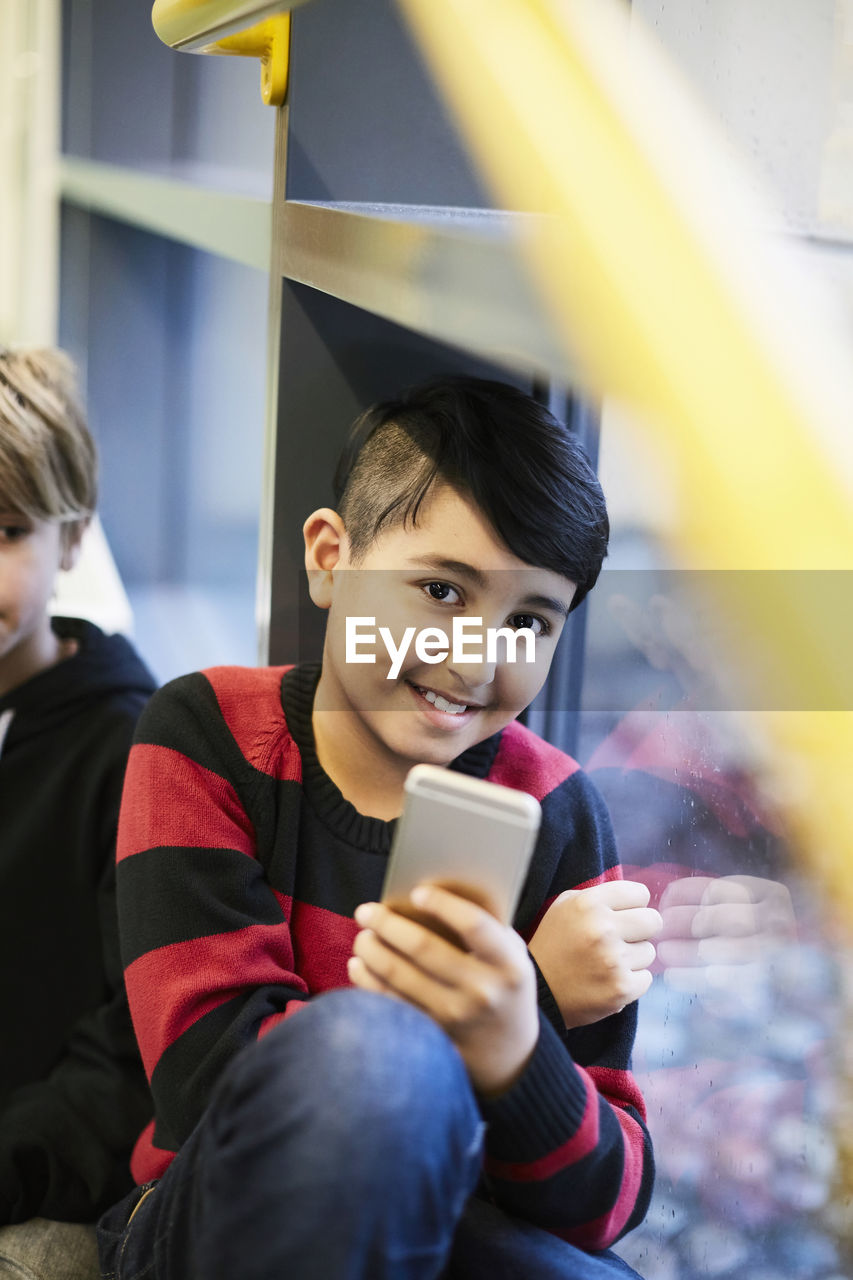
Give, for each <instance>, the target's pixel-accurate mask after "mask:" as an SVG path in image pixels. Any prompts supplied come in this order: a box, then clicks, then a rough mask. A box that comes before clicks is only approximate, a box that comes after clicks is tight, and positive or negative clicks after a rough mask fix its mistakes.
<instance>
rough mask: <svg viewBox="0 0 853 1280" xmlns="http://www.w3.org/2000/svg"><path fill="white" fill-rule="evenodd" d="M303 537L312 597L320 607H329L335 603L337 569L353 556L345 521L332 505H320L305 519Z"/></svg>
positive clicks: (309, 588)
mask: <svg viewBox="0 0 853 1280" xmlns="http://www.w3.org/2000/svg"><path fill="white" fill-rule="evenodd" d="M302 536H303V537H304V539H305V569H306V571H307V573H308V590H309V591H310V593H311V599H312V600H313V601H314V603H315V604H316V605H317V606H318V607H319V608H320V609H328V608H329V606H330V605H331V603H332V587H333V576H332V575H333V572H334V570H335V569H336V568H339V567H341V566H342V565H345V564H346V563H347V561H348V558H349V541H348V539H347V531H346V528H345V527H344V522H343V520H342V519H341V517H340V516H339V515H338V513H337V511H333V510H332V509H331V507H320V508H319V509H318V510H317V511H312V512H311V515H310V516H309V517H308V519H307V520H306V521H305V523H304V525H303V526H302Z"/></svg>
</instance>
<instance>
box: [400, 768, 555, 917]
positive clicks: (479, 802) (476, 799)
mask: <svg viewBox="0 0 853 1280" xmlns="http://www.w3.org/2000/svg"><path fill="white" fill-rule="evenodd" d="M541 819H542V809H541V807H540V805H539V802H538V800H535V799H534V798H533V796H530V795H528V794H527V793H526V792H524V791H513V790H512V788H510V787H502V786H499V785H498V784H497V783H495V782H485V781H483V780H482V779H481V778H469V777H466V775H465V774H462V773H454V772H453V771H452V770H449V769H439V768H437V767H436V766H435V765H431V764H417V765H415V767H414V768H413V769H411V770H410V771H409V774H408V777H407V778H406V782H405V803H404V807H403V812H402V815H401V816H400V818H399V820H398V822H397V828H396V831H395V833H394V840H393V843H392V846H391V856H390V859H389V862H388V870H387V873H386V876H385V884H384V887H383V890H382V901H383V902H385V903H387V904H388V905H389V906H390V907H393V908H394V909H395V910H397V911H400V912H401V913H402V914H403V915H407V916H410V917H412V918H414V919H419V920H422V921H423V923H425V924H429V925H430V927H435V921H434V920H433V919H430V920H427V919H425V918H424V916H423V913H422V912H419V911H418V909H417V908H416V907H415V906H414V904H412V903H411V902H410V901H409V894H410V893H411V891H412V889H414V887H415V885H417V884H420V883H422V882H424V881H429V882H430V883H432V884H439V885H441V886H442V887H444V888H446V889H450V890H452V891H453V892H455V893H459V894H460V895H461V896H462V897H466V898H470V899H471V900H472V901H474V902H477V903H479V905H480V906H482V907H484V908H485V909H486V910H487V911H490V912H491V913H492V915H494V916H497V918H498V919H499V920H500V921H501V922H502V923H503V924H509V923H511V921H512V918H513V915H514V914H515V909H516V906H517V905H518V898H519V895H520V893H521V888H522V885H523V883H524V877H525V875H526V873H527V868H528V865H529V863H530V855H531V854H532V852H533V846H534V844H535V842H536V835H537V833H538V831H539V824H540V822H541ZM437 931H438V932H443V930H441V929H440V928H439V929H438V930H437ZM453 940H454V941H456V939H453Z"/></svg>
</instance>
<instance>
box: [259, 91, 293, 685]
mask: <svg viewBox="0 0 853 1280" xmlns="http://www.w3.org/2000/svg"><path fill="white" fill-rule="evenodd" d="M288 125H289V107H288V105H287V103H286V102H285V104H284V105H283V106H281V107H276V122H275V161H274V168H273V205H272V209H273V214H272V238H271V247H270V283H269V310H268V319H267V390H266V422H265V426H264V463H263V475H262V479H261V485H262V488H261V512H260V526H259V529H258V574H257V582H256V592H255V618H256V623H257V633H258V662H259V664H260V665H262V666H263V665H265V664H266V663H268V662H269V661H270V619H271V613H272V592H273V582H272V573H273V543H274V535H275V497H276V494H275V489H276V484H275V481H276V448H277V441H278V422H279V368H280V364H281V297H282V278H281V274H282V246H283V233H282V214H283V211H284V201H285V188H286V183H287V138H288Z"/></svg>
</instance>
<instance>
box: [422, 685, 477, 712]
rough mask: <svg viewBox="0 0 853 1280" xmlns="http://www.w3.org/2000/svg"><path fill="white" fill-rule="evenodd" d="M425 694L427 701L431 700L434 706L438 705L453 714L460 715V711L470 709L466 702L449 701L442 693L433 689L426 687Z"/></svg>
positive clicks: (441, 709)
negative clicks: (434, 691)
mask: <svg viewBox="0 0 853 1280" xmlns="http://www.w3.org/2000/svg"><path fill="white" fill-rule="evenodd" d="M423 695H424V697H425V698H426V700H427V702H431V703H432V704H433V706H435V707H438V709H439V711H447V712H449V713H450V715H452V716H458V715H459V713H460V712H462V711H467V709H468V708H467V705H466V704H465V703H464V702H462V703H459V702H448V701H447V699H446V698H442V696H441V694H440V693H433V691H432V689H424V691H423Z"/></svg>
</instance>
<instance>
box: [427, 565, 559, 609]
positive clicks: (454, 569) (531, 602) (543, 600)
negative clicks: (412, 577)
mask: <svg viewBox="0 0 853 1280" xmlns="http://www.w3.org/2000/svg"><path fill="white" fill-rule="evenodd" d="M406 564H407V567H408V568H411V569H429V570H432V571H434V572H436V573H449V574H451V575H452V576H453V577H455V578H467V579H468V580H469V582H473V583H474V585H475V586H477V587H480V588H481V589H484V588H485V587H486V586H487V579H486V575H485V574H484V573H483V571H482V569H477V568H475V566H474V565H473V564H467V563H466V562H465V561H464V560H448V559H447V558H446V557H445V556H422V557H418V558H417V559H415V560H408V561H406ZM521 604H522V605H523V606H525V607H526V608H530V609H548V610H550V611H551V612H553V613H556V614H558V615H559V616H560V617H561V618H567V617H568V616H569V606H568V604H567V603H566V601H565V600H559V599H558V598H557V597H556V596H540V595H531V596H525V597H524V599H523V600H522V601H521Z"/></svg>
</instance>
